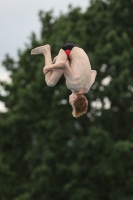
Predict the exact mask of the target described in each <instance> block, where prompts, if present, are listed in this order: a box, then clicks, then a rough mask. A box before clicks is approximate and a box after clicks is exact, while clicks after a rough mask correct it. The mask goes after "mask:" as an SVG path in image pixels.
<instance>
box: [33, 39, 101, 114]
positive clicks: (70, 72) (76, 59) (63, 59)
mask: <svg viewBox="0 0 133 200" xmlns="http://www.w3.org/2000/svg"><path fill="white" fill-rule="evenodd" d="M31 54H32V55H36V54H43V55H44V58H45V67H44V68H43V73H44V74H45V81H46V83H47V85H48V86H50V87H52V86H55V84H56V83H57V82H58V80H59V79H60V77H61V76H62V74H64V76H65V78H66V86H67V88H68V89H70V90H71V91H72V94H71V95H70V96H69V103H70V105H71V106H72V108H73V112H72V115H73V117H79V116H81V115H83V114H85V113H86V112H87V109H88V101H87V99H86V97H85V96H84V93H87V92H88V91H89V90H90V87H91V86H92V84H93V83H94V81H95V78H96V75H97V71H96V70H91V65H90V61H89V58H88V56H87V54H86V53H85V51H84V50H83V49H82V48H81V47H80V46H78V45H76V44H73V43H67V44H65V45H64V46H62V48H61V49H60V51H59V53H58V55H57V56H56V57H55V58H54V60H53V62H52V57H51V49H50V45H48V44H47V45H44V46H40V47H37V48H35V49H33V50H32V51H31Z"/></svg>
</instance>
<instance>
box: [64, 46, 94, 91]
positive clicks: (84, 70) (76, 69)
mask: <svg viewBox="0 0 133 200" xmlns="http://www.w3.org/2000/svg"><path fill="white" fill-rule="evenodd" d="M69 57H70V67H71V69H72V72H73V76H74V80H75V81H74V82H71V81H69V80H67V78H66V85H67V87H68V89H70V90H72V91H73V90H74V91H78V90H83V92H84V93H87V92H88V91H89V89H90V87H91V65H90V61H89V58H88V56H87V54H86V53H85V51H84V50H83V49H81V48H78V47H74V48H73V49H72V51H71V53H70V56H69Z"/></svg>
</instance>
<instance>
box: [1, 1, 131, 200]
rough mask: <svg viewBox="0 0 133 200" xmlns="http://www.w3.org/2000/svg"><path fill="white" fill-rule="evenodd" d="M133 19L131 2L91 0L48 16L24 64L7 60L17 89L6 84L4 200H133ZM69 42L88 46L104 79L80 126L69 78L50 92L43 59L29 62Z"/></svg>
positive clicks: (26, 52) (32, 40)
mask: <svg viewBox="0 0 133 200" xmlns="http://www.w3.org/2000/svg"><path fill="white" fill-rule="evenodd" d="M132 18H133V1H132V0H127V1H122V0H117V1H115V0H107V1H102V0H92V1H91V2H90V6H89V7H88V8H87V9H86V11H85V12H81V8H79V7H77V8H73V7H71V6H69V8H68V12H67V13H66V14H60V16H59V17H56V18H55V17H53V13H52V11H49V12H45V11H43V10H42V11H40V12H39V19H40V23H41V30H40V39H37V37H36V34H35V33H31V37H30V39H29V43H28V44H27V45H26V46H25V50H22V51H21V50H19V52H18V60H14V59H13V58H11V57H10V55H7V56H6V57H5V59H4V61H3V66H4V67H5V68H6V69H7V70H8V71H10V72H11V80H12V81H11V83H7V82H4V81H1V82H0V85H1V88H2V89H3V90H4V91H5V92H4V93H3V92H1V94H0V100H1V101H2V102H4V104H5V106H6V108H7V112H5V113H3V112H1V113H0V199H1V200H53V199H54V200H110V199H113V200H133V189H132V186H133V100H132V99H133V70H132V67H133V59H132V55H133V25H132ZM66 42H74V43H77V44H79V45H80V46H82V47H83V48H84V50H85V51H86V53H87V54H88V56H89V59H90V62H91V65H92V69H95V70H97V72H98V74H97V78H96V81H95V83H94V85H93V86H92V88H91V90H90V92H89V93H88V94H87V98H88V100H89V110H88V113H87V114H86V115H84V116H82V117H81V118H78V119H75V118H73V117H72V115H71V106H70V105H69V103H68V96H69V94H70V93H71V92H70V91H69V90H68V89H67V88H66V86H65V79H64V77H62V78H61V79H60V81H59V82H58V84H57V85H56V86H55V87H52V88H50V87H48V86H47V85H46V84H45V81H44V76H43V74H42V68H43V66H44V59H43V56H42V55H39V56H34V57H33V56H31V55H30V51H31V49H32V48H35V47H36V46H40V45H43V44H46V43H49V44H50V45H51V48H52V55H53V57H54V56H55V55H56V54H57V52H58V51H59V49H60V47H61V46H62V45H63V44H64V43H66Z"/></svg>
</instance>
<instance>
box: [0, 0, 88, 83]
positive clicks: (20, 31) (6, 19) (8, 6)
mask: <svg viewBox="0 0 133 200" xmlns="http://www.w3.org/2000/svg"><path fill="white" fill-rule="evenodd" d="M69 4H72V5H73V7H76V6H80V7H81V8H82V9H83V10H85V9H86V8H87V7H88V5H89V0H82V1H81V0H74V1H72V0H3V1H1V4H0V28H1V30H0V79H5V78H7V73H6V72H5V70H4V68H3V67H2V65H1V62H2V60H3V59H4V57H5V54H6V53H9V55H11V56H12V57H13V58H16V57H17V50H18V49H23V47H24V44H25V43H26V42H27V41H28V37H29V36H30V35H31V32H35V33H36V34H38V33H39V31H40V22H39V18H38V12H39V11H40V10H44V11H49V10H51V9H53V10H54V15H55V16H58V15H59V13H60V12H67V10H68V5H69Z"/></svg>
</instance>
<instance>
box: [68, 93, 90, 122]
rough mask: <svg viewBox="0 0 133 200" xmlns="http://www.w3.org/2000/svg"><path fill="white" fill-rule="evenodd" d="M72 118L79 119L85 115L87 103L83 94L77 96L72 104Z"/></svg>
mask: <svg viewBox="0 0 133 200" xmlns="http://www.w3.org/2000/svg"><path fill="white" fill-rule="evenodd" d="M72 107H73V111H72V115H73V117H76V118H77V117H80V116H81V115H83V114H85V113H86V112H87V109H88V101H87V99H86V97H85V96H84V95H83V94H77V98H76V100H75V101H74V103H73V106H72Z"/></svg>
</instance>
